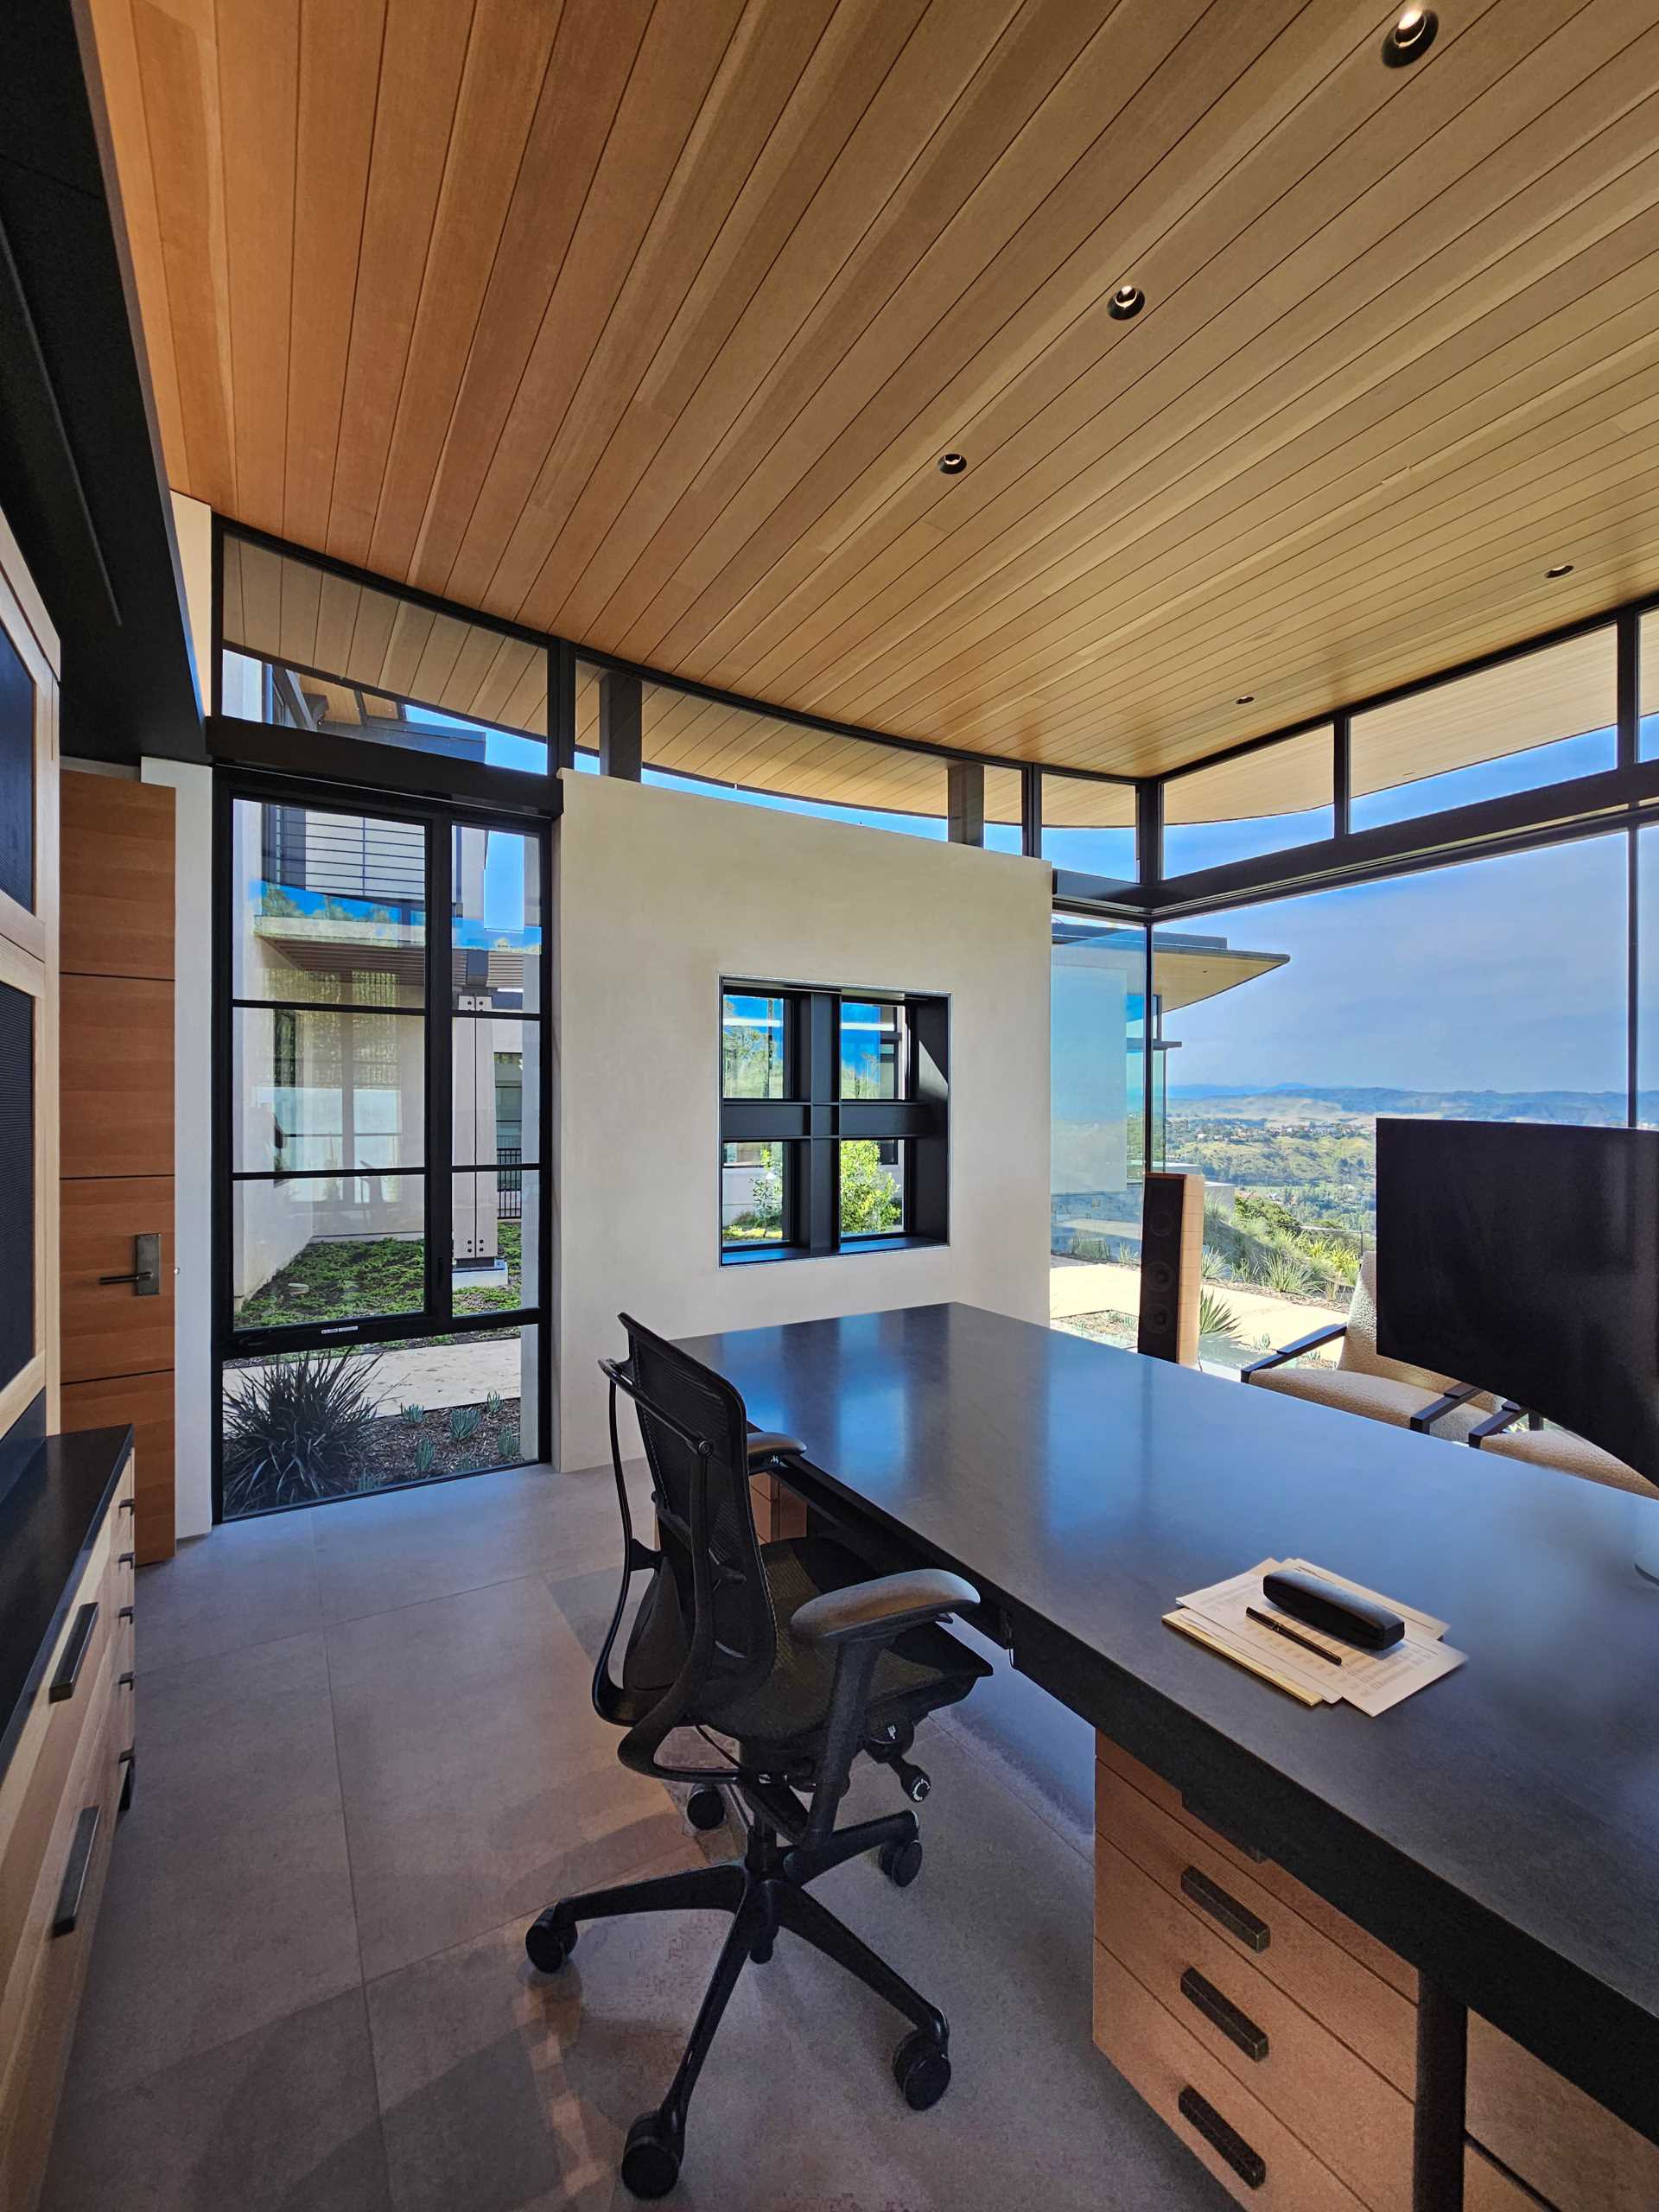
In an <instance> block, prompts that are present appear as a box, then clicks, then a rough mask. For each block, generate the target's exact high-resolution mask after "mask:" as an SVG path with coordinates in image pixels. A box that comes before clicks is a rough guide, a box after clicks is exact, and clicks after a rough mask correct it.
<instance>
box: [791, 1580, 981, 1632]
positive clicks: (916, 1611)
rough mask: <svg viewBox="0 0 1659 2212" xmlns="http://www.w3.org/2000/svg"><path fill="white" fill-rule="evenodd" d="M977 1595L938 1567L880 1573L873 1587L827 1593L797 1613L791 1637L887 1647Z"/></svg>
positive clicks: (959, 1608)
mask: <svg viewBox="0 0 1659 2212" xmlns="http://www.w3.org/2000/svg"><path fill="white" fill-rule="evenodd" d="M978 1603H979V1592H978V1591H977V1590H976V1589H975V1587H974V1586H973V1584H972V1583H971V1582H964V1581H963V1579H962V1577H961V1575H959V1574H947V1573H945V1572H944V1569H943V1568H942V1567H920V1568H918V1569H917V1570H916V1571H915V1572H914V1573H910V1574H883V1575H880V1576H879V1577H878V1578H877V1579H876V1580H874V1582H855V1583H853V1584H851V1585H850V1586H849V1587H848V1588H847V1589H845V1590H826V1591H825V1592H823V1595H822V1596H821V1597H817V1598H809V1599H807V1601H806V1603H805V1605H799V1606H798V1607H797V1608H796V1610H795V1613H794V1615H793V1618H791V1621H790V1624H789V1625H790V1632H791V1635H794V1636H798V1637H799V1638H800V1640H801V1642H802V1643H820V1644H830V1645H835V1644H851V1643H889V1642H891V1640H892V1639H893V1637H895V1636H898V1635H899V1634H900V1633H901V1632H902V1631H903V1630H906V1629H907V1628H919V1627H920V1626H921V1624H923V1622H925V1621H937V1620H943V1619H944V1617H945V1616H946V1614H948V1613H957V1612H960V1611H962V1609H963V1606H965V1605H977V1604H978Z"/></svg>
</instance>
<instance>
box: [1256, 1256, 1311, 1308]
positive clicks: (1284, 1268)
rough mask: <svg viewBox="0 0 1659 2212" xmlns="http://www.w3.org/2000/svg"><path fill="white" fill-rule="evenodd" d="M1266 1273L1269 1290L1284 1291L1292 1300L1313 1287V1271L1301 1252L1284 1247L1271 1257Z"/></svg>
mask: <svg viewBox="0 0 1659 2212" xmlns="http://www.w3.org/2000/svg"><path fill="white" fill-rule="evenodd" d="M1266 1272H1267V1283H1268V1289H1269V1290H1278V1291H1283V1292H1285V1293H1286V1294H1287V1295H1288V1296H1290V1297H1292V1298H1296V1297H1300V1296H1301V1295H1302V1294H1304V1293H1306V1292H1307V1291H1309V1290H1311V1289H1312V1288H1313V1269H1312V1268H1310V1267H1309V1266H1308V1264H1307V1262H1306V1260H1305V1259H1303V1257H1302V1255H1301V1254H1300V1252H1292V1251H1289V1250H1287V1249H1285V1248H1284V1247H1283V1246H1281V1248H1280V1249H1278V1250H1277V1251H1276V1252H1274V1253H1273V1254H1272V1255H1270V1256H1269V1258H1268V1265H1267V1271H1266Z"/></svg>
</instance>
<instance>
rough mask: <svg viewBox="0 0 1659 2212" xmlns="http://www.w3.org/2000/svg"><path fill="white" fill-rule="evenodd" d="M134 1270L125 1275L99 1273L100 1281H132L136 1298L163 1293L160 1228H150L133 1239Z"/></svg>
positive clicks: (152, 1296)
mask: <svg viewBox="0 0 1659 2212" xmlns="http://www.w3.org/2000/svg"><path fill="white" fill-rule="evenodd" d="M132 1258H133V1271H132V1273H131V1274H125V1275H99V1279H98V1280H99V1283H100V1284H102V1283H109V1282H130V1284H131V1285H132V1287H133V1290H132V1294H133V1296H134V1297H135V1298H159V1297H160V1296H161V1294H162V1238H161V1232H160V1230H146V1231H145V1232H144V1234H143V1236H135V1237H134V1238H133V1240H132Z"/></svg>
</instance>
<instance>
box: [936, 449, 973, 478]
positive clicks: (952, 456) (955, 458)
mask: <svg viewBox="0 0 1659 2212" xmlns="http://www.w3.org/2000/svg"><path fill="white" fill-rule="evenodd" d="M967 466H968V456H967V454H965V453H942V454H940V455H939V474H940V475H941V476H960V475H961V474H962V472H963V469H964V468H966V467H967Z"/></svg>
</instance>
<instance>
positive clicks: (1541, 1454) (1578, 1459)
mask: <svg viewBox="0 0 1659 2212" xmlns="http://www.w3.org/2000/svg"><path fill="white" fill-rule="evenodd" d="M1480 1448H1481V1450H1482V1451H1483V1452H1497V1454H1498V1455H1499V1456H1500V1458H1503V1459H1525V1460H1527V1461H1528V1462H1529V1464H1530V1465H1533V1466H1535V1467H1556V1468H1559V1469H1560V1471H1561V1473H1563V1474H1564V1475H1580V1476H1582V1478H1584V1480H1585V1481H1586V1482H1587V1483H1605V1484H1607V1486H1608V1487H1609V1488H1610V1489H1611V1490H1628V1491H1634V1492H1635V1493H1636V1495H1637V1497H1659V1490H1656V1489H1655V1487H1654V1485H1653V1484H1651V1483H1648V1482H1643V1479H1642V1478H1641V1476H1640V1475H1638V1474H1637V1471H1636V1469H1635V1468H1634V1467H1627V1466H1626V1465H1625V1464H1624V1461H1623V1460H1622V1459H1614V1457H1613V1455H1612V1453H1611V1452H1604V1451H1603V1450H1602V1448H1601V1446H1600V1445H1599V1444H1589V1443H1586V1440H1585V1439H1584V1438H1583V1437H1581V1436H1574V1435H1573V1433H1571V1431H1570V1430H1568V1429H1565V1428H1515V1429H1503V1430H1502V1431H1500V1433H1498V1434H1497V1436H1489V1437H1487V1438H1486V1439H1485V1440H1484V1442H1483V1443H1482V1445H1481V1447H1480Z"/></svg>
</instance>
